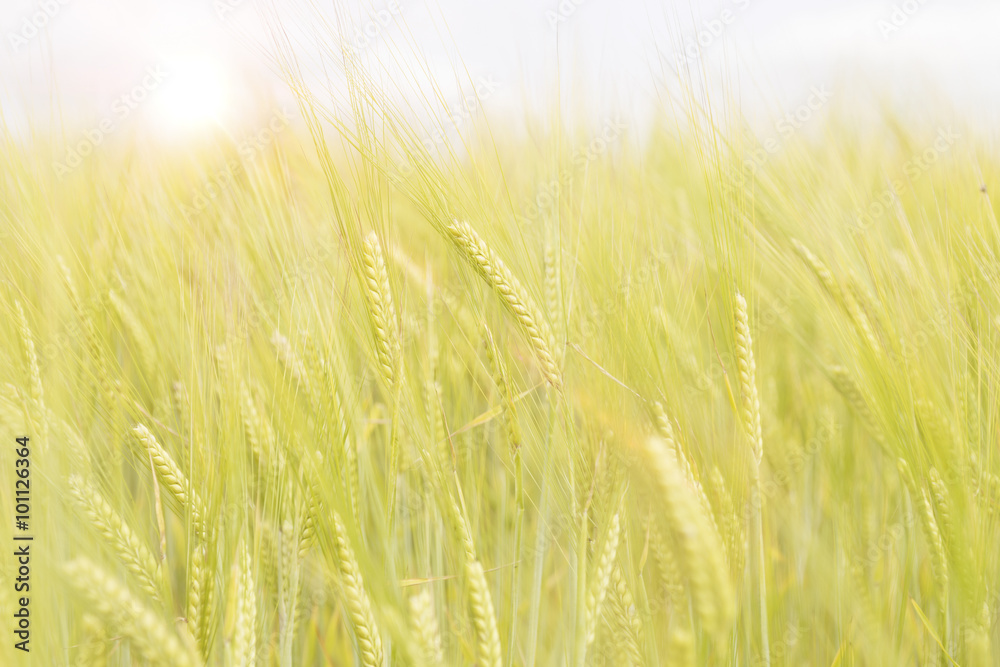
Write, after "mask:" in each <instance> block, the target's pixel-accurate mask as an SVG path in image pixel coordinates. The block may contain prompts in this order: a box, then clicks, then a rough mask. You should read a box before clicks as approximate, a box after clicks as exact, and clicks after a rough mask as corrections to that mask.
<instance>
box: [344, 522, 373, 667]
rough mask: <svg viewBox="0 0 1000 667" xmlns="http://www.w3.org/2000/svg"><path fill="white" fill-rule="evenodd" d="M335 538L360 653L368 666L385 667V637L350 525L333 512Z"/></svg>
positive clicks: (366, 666)
mask: <svg viewBox="0 0 1000 667" xmlns="http://www.w3.org/2000/svg"><path fill="white" fill-rule="evenodd" d="M332 524H333V525H332V527H333V539H334V547H335V551H336V554H337V568H338V570H339V572H340V580H341V584H342V586H343V589H344V597H345V598H346V600H345V602H346V605H347V613H348V616H349V617H350V619H351V624H352V625H353V626H354V636H355V638H356V639H357V642H358V654H359V657H360V659H361V664H363V665H364V666H365V667H383V664H384V662H385V659H384V655H383V651H382V637H381V636H380V635H379V631H378V626H377V625H376V623H375V615H374V614H373V613H372V606H371V600H370V599H369V597H368V592H367V591H366V590H365V582H364V579H362V577H361V568H360V567H359V566H358V560H357V558H356V557H355V555H354V550H353V549H352V548H351V545H350V541H349V539H348V536H347V528H346V526H344V522H343V521H342V520H341V518H340V515H339V514H337V513H336V512H334V513H333V522H332Z"/></svg>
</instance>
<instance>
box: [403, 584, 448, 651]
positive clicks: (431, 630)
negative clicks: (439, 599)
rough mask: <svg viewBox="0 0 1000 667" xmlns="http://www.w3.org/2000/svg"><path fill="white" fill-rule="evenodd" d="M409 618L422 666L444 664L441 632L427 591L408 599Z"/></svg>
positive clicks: (432, 601)
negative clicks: (421, 657) (420, 655)
mask: <svg viewBox="0 0 1000 667" xmlns="http://www.w3.org/2000/svg"><path fill="white" fill-rule="evenodd" d="M410 618H411V621H412V624H413V632H414V634H415V635H416V637H417V642H418V643H419V645H420V651H421V653H422V656H423V664H424V665H427V667H431V666H433V665H443V664H444V651H443V650H442V648H441V632H440V630H439V629H438V622H437V617H436V616H435V615H434V598H433V596H432V595H431V592H430V590H429V589H425V590H423V591H421V592H420V593H418V594H417V595H414V596H412V597H410Z"/></svg>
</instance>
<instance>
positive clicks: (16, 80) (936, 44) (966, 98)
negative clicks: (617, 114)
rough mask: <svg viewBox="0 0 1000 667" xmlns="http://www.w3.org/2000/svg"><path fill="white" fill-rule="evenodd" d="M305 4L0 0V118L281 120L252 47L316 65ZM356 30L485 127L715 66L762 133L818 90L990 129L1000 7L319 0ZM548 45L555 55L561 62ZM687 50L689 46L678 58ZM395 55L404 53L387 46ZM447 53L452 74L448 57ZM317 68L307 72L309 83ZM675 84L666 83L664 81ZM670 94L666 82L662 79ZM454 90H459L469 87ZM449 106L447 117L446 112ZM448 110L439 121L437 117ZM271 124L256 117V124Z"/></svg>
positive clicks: (764, 1)
mask: <svg viewBox="0 0 1000 667" xmlns="http://www.w3.org/2000/svg"><path fill="white" fill-rule="evenodd" d="M310 4H317V3H315V2H311V1H310V0H289V1H287V2H284V1H281V0H0V36H2V42H3V47H2V49H0V112H2V114H3V116H4V118H5V119H6V121H7V122H8V123H10V124H12V125H13V126H15V127H18V128H21V129H23V127H22V126H23V124H24V122H25V120H26V119H28V118H30V119H31V122H32V123H34V124H35V125H36V127H38V128H40V129H42V130H45V129H48V128H52V127H56V128H67V127H73V126H81V127H89V126H91V125H93V124H96V123H100V122H106V123H111V124H112V125H115V126H117V125H120V124H121V123H124V122H132V120H133V119H141V121H142V122H143V123H148V127H150V128H153V131H154V132H155V133H157V134H158V135H160V134H162V135H164V136H173V135H174V134H177V133H183V132H188V131H195V130H197V129H198V128H199V127H205V126H210V125H213V124H214V125H222V126H223V127H227V126H231V125H235V124H238V123H240V122H246V121H247V119H248V117H250V116H253V115H257V116H260V115H261V113H260V110H259V109H257V108H256V106H257V105H258V102H257V100H259V99H261V93H264V95H265V97H268V96H270V97H272V98H273V99H274V100H275V102H274V104H275V105H276V106H282V105H285V106H288V107H290V106H291V102H290V98H289V96H288V94H287V91H285V90H284V87H283V84H281V82H279V81H278V80H277V79H276V78H275V77H273V75H271V74H270V73H269V71H268V68H267V66H266V64H265V62H264V59H263V58H262V56H261V53H260V49H259V48H258V47H257V46H255V43H257V44H264V43H266V41H267V40H266V31H265V26H266V25H267V22H266V21H264V20H262V11H263V12H264V15H272V16H273V15H276V16H278V17H280V18H281V20H282V23H283V25H284V28H285V29H286V30H287V31H288V32H289V33H290V34H291V35H292V36H293V39H294V40H295V41H296V43H297V44H298V48H300V52H299V53H300V56H301V57H302V58H303V62H306V63H309V62H314V63H315V62H318V61H316V57H317V56H318V54H319V52H320V51H319V49H318V48H317V46H316V44H315V43H309V42H311V41H312V40H315V39H316V36H317V35H318V34H319V33H318V32H317V30H321V22H320V21H318V20H317V18H316V17H317V15H316V14H315V13H314V11H313V10H310V9H309V8H308V7H309V5H310ZM320 4H322V5H323V7H324V8H327V9H326V10H324V11H327V12H328V19H329V20H331V21H332V20H333V12H332V11H330V10H329V7H332V6H334V4H336V6H339V7H341V8H342V14H346V15H348V16H351V17H353V22H352V23H351V24H350V25H349V27H346V28H345V32H346V33H347V35H348V36H349V38H350V39H352V41H354V43H355V46H356V47H357V48H358V49H359V51H360V52H361V53H363V54H364V57H365V58H371V59H373V60H377V59H383V60H384V59H388V60H389V61H391V62H393V63H394V66H395V67H396V68H398V69H402V68H412V67H414V66H415V65H416V62H417V58H416V57H415V56H414V52H415V50H414V49H413V48H412V47H410V46H405V45H406V44H412V45H415V46H416V51H418V52H419V53H420V57H421V58H422V59H423V60H424V62H425V63H426V66H427V67H428V68H429V71H430V72H431V74H432V75H433V76H434V77H435V78H437V79H438V80H439V81H440V82H442V83H443V84H444V85H443V88H444V93H445V97H446V98H447V97H448V95H451V96H454V98H455V100H461V96H462V93H460V92H459V89H458V86H457V85H456V84H455V83H454V81H455V74H454V72H455V69H456V67H458V68H459V69H460V70H461V71H463V73H464V71H465V70H467V71H468V73H467V75H465V74H463V78H465V77H467V78H468V79H472V80H473V81H475V82H481V83H482V85H483V86H484V87H485V89H488V90H489V94H488V95H482V91H480V93H481V97H484V98H487V99H484V102H483V104H484V107H485V108H486V109H487V112H488V113H493V112H497V113H500V112H503V111H505V110H510V109H517V108H520V107H522V106H524V105H528V106H529V107H532V108H536V109H542V108H546V107H545V105H547V104H549V103H550V102H551V101H552V99H553V92H552V91H553V90H554V86H553V81H554V80H555V76H556V72H557V70H558V72H559V74H560V79H561V80H562V81H563V82H564V86H563V88H562V90H563V93H564V104H566V100H568V99H569V97H570V96H571V95H572V94H573V92H572V89H573V86H571V85H570V83H571V82H578V83H579V84H580V86H579V88H578V89H582V90H583V91H584V92H583V93H582V94H577V95H576V96H575V97H573V100H574V105H575V106H574V108H575V109H579V108H580V105H581V101H582V104H583V105H584V106H585V107H586V108H587V111H588V112H589V114H590V115H591V116H592V117H593V118H594V119H600V118H601V117H603V116H606V115H607V114H608V113H611V112H612V111H614V109H612V108H611V105H614V106H615V107H616V108H627V109H632V110H646V111H647V112H648V111H649V110H650V109H652V108H654V106H653V105H654V103H655V99H656V90H655V88H654V85H653V81H654V78H655V77H654V74H655V73H656V72H657V71H658V70H659V69H660V68H661V67H662V66H666V67H670V66H671V65H672V64H674V63H676V62H678V61H680V62H683V63H687V64H689V65H691V66H692V67H694V68H696V69H697V68H704V71H706V72H708V73H709V78H710V79H713V80H714V79H716V78H717V77H718V76H719V73H720V72H721V71H723V67H724V68H725V72H726V73H727V78H728V79H729V81H730V82H731V83H734V84H735V85H736V86H737V88H736V89H737V90H738V91H739V95H740V99H741V102H742V105H743V108H744V110H745V111H746V112H747V113H749V114H750V115H752V116H757V117H762V118H764V119H765V120H768V119H770V120H773V119H774V118H776V117H780V116H781V112H785V111H791V110H794V109H796V108H797V107H799V106H801V105H802V104H803V103H807V101H808V100H809V99H810V97H809V96H810V94H811V93H810V91H811V90H815V89H816V87H822V86H826V87H828V88H829V89H830V90H832V91H833V94H834V95H835V96H836V97H838V99H841V100H844V99H849V100H859V101H866V100H867V101H871V100H873V99H874V97H875V95H877V94H884V93H886V92H888V93H891V94H893V95H896V96H899V98H900V99H903V100H905V102H903V104H908V105H910V106H909V107H908V108H911V109H912V110H913V112H914V113H917V112H920V111H926V106H927V105H925V104H924V101H923V100H924V98H923V97H921V96H927V95H930V96H931V99H934V100H938V101H940V100H942V99H943V100H945V101H947V102H948V103H950V104H951V105H952V106H953V107H954V108H957V109H959V110H960V112H961V113H962V114H963V115H965V116H966V117H969V118H970V119H971V120H973V121H975V122H977V123H978V124H980V125H981V126H988V127H991V128H997V127H1000V115H998V114H1000V76H997V71H998V66H1000V39H998V38H997V36H996V30H997V26H1000V3H998V2H996V1H995V0H990V1H987V0H964V1H963V0H948V1H946V0H719V1H697V0H662V1H661V2H653V1H652V0H561V2H560V0H496V1H490V2H469V1H466V0H437V1H436V2H425V1H423V0H391V1H390V0H374V1H373V2H371V3H368V2H364V3H361V2H356V1H353V0H352V1H342V0H337V2H336V3H334V2H333V0H325V1H324V2H322V3H320ZM557 38H558V53H557V46H556V45H557ZM679 38H683V39H684V40H685V41H684V43H686V44H687V48H686V50H685V51H684V55H682V56H679V55H678V51H679V50H680V49H681V48H682V41H681V39H679ZM400 48H402V49H403V50H402V53H400V52H399V51H396V54H395V55H393V49H400ZM458 56H460V58H461V60H459V58H458ZM312 69H313V70H314V71H320V68H319V67H318V66H316V67H313V68H312ZM668 79H671V77H668ZM671 80H672V79H671ZM463 89H464V90H468V86H467V85H466V86H465V87H464V88H463ZM456 103H457V102H456ZM450 104H451V103H449V102H445V103H444V104H443V106H444V107H445V108H447V107H449V106H450ZM264 115H267V114H264Z"/></svg>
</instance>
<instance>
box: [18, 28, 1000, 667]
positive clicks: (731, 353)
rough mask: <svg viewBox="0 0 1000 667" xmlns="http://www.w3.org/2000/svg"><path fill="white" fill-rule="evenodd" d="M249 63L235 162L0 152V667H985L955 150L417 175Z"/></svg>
mask: <svg viewBox="0 0 1000 667" xmlns="http://www.w3.org/2000/svg"><path fill="white" fill-rule="evenodd" d="M282 40H283V37H282V36H281V35H280V34H279V35H277V36H276V37H275V42H274V45H275V46H274V51H273V58H274V63H275V65H276V67H277V69H278V70H279V71H280V73H281V75H282V77H283V78H284V79H285V81H286V82H287V83H288V85H289V87H290V89H291V90H293V91H294V92H295V95H296V98H295V99H296V102H297V106H296V107H295V109H293V110H292V109H290V110H286V111H285V112H282V113H281V114H278V115H274V114H270V115H269V113H270V112H269V113H264V114H263V115H262V116H261V120H260V122H259V123H258V125H257V127H258V128H267V127H270V130H271V134H270V135H269V136H270V137H271V138H270V139H269V140H267V141H263V140H262V141H260V142H257V143H251V144H249V145H247V144H244V145H235V144H232V143H226V142H225V141H222V140H219V141H212V142H204V143H203V144H201V145H198V146H195V147H193V148H191V150H189V151H182V150H179V149H177V148H176V147H173V146H164V145H162V144H155V143H144V142H142V141H141V140H138V139H136V140H135V141H131V140H130V141H129V142H128V143H127V145H125V146H124V147H122V146H118V147H117V148H113V147H112V146H111V145H107V146H104V147H101V148H100V149H98V150H95V151H94V152H93V153H92V154H90V155H86V156H82V155H80V156H77V158H78V159H71V160H69V161H67V158H66V156H67V155H68V153H67V152H66V150H65V148H64V146H63V145H62V144H61V143H60V141H59V140H58V138H57V137H55V136H46V135H44V134H33V135H31V136H29V137H27V138H25V137H24V136H14V135H13V134H12V133H11V132H9V131H8V132H6V133H2V134H0V140H2V141H3V148H2V156H0V227H2V228H0V235H2V238H0V267H2V273H0V276H2V280H3V284H2V286H0V313H2V321H0V361H2V363H0V443H2V447H0V470H2V471H3V474H2V481H0V508H2V513H3V521H2V524H3V526H4V529H3V531H0V540H3V541H4V545H3V547H2V548H0V571H2V573H3V577H2V579H3V581H2V587H0V610H2V613H0V617H2V618H3V619H5V621H4V624H3V625H4V627H3V630H4V632H3V636H4V638H5V639H4V641H3V643H2V644H0V663H2V664H4V665H21V664H33V665H81V666H82V665H95V666H96V665H116V666H117V665H164V666H167V665H170V666H173V665H178V666H202V665H204V666H208V665H233V666H245V665H276V666H281V667H289V666H293V665H317V666H319V665H364V666H365V667H376V666H378V667H382V666H386V665H479V666H483V667H486V666H488V667H511V666H515V665H579V666H583V665H598V666H599V665H676V666H682V665H683V666H691V665H741V666H743V665H747V666H749V665H752V666H755V667H756V666H762V665H768V666H770V665H775V666H778V665H809V666H816V667H837V666H845V667H846V666H848V665H873V666H884V665H940V666H942V667H943V666H945V665H962V666H969V667H988V666H991V665H996V664H998V660H1000V629H998V626H997V615H998V611H1000V599H998V596H1000V449H998V442H1000V403H998V400H1000V314H998V306H1000V261H998V255H1000V225H998V221H997V212H998V208H997V205H996V204H995V203H994V202H993V200H992V194H993V193H995V192H998V191H1000V169H998V168H1000V162H998V160H997V153H996V144H995V142H993V141H992V140H991V139H990V135H989V134H988V133H987V132H985V131H981V130H980V129H979V128H977V127H976V126H975V125H974V124H961V123H960V122H958V121H956V120H954V118H955V117H954V116H953V115H944V114H943V115H942V116H941V117H942V118H945V117H946V118H947V120H942V121H940V122H936V121H935V120H933V119H932V121H931V122H923V121H918V120H915V119H911V118H907V117H906V116H902V115H900V114H898V113H897V112H893V111H888V110H884V111H883V112H882V113H881V114H879V115H878V116H877V117H876V118H874V119H872V120H870V121H868V122H867V124H866V125H865V126H864V127H863V128H860V129H859V127H857V126H855V125H852V124H850V123H848V122H845V116H844V114H843V113H842V112H843V109H842V108H840V107H838V106H837V105H836V104H831V106H830V108H828V109H826V110H825V111H824V113H823V114H822V115H817V117H816V118H814V119H812V120H811V121H810V122H811V123H812V124H813V126H814V128H813V129H814V130H815V131H813V132H808V133H807V132H802V133H796V134H794V136H791V137H790V138H789V139H788V141H787V142H786V143H785V145H784V146H783V147H782V150H781V151H780V152H775V151H772V150H771V149H770V148H767V149H766V150H764V149H762V148H761V146H760V145H759V144H758V143H757V142H756V141H755V140H754V138H753V135H752V133H751V131H750V130H749V128H748V126H747V124H746V123H744V121H743V120H742V117H741V115H740V113H739V108H738V105H737V104H736V103H735V97H728V98H725V99H719V98H713V99H704V98H700V97H699V96H698V95H696V94H695V93H694V92H693V91H690V90H689V91H688V94H687V95H686V96H684V97H682V98H681V99H679V100H678V99H674V100H672V101H669V102H668V101H665V102H664V107H663V109H662V114H661V116H659V117H658V118H657V119H655V120H654V121H653V123H652V124H651V126H650V127H647V128H639V127H636V126H635V125H633V124H631V123H629V122H627V121H625V120H621V119H619V118H617V117H614V116H611V117H609V118H608V119H607V120H606V121H604V122H603V124H597V125H596V126H595V127H590V128H587V127H586V126H584V125H582V124H581V125H580V129H576V130H573V129H569V126H567V125H565V124H563V123H561V122H560V121H559V120H558V118H559V116H558V114H552V115H551V116H547V117H543V118H541V119H538V118H536V119H533V120H531V121H530V122H529V123H528V125H529V131H528V132H527V133H524V132H518V131H516V130H515V129H513V127H507V126H505V125H504V124H503V123H502V122H501V123H487V122H486V121H485V119H484V118H482V117H478V116H477V117H476V118H472V119H469V120H467V121H465V122H464V126H463V127H462V128H461V137H462V141H461V142H451V143H445V144H443V145H442V144H439V143H438V142H437V141H436V140H432V141H430V142H428V140H427V137H428V136H430V135H429V134H428V132H431V131H432V129H431V130H429V129H428V127H431V128H433V127H445V126H446V125H447V124H448V123H454V122H455V118H454V117H452V118H439V119H431V121H430V124H429V125H428V123H419V122H417V121H415V120H413V119H412V118H411V117H410V116H409V115H408V114H407V110H406V109H404V108H401V106H400V105H399V104H398V102H395V101H394V98H393V97H392V96H391V95H389V94H388V93H387V91H386V90H385V88H384V87H383V86H382V85H381V84H380V80H379V77H378V76H377V75H373V74H372V71H371V69H370V63H369V64H366V63H363V62H361V61H360V60H358V61H355V60H352V59H351V58H350V57H348V56H349V51H344V52H343V54H337V55H338V58H339V62H340V65H341V67H342V68H343V72H344V73H345V74H346V77H345V78H346V81H347V82H348V84H347V85H348V87H347V88H346V91H347V92H345V93H344V94H343V95H344V99H345V101H346V102H345V106H344V107H336V106H334V105H331V104H328V103H327V102H325V101H324V99H323V97H322V95H320V94H319V93H320V92H321V91H318V90H316V89H315V88H311V87H310V86H309V85H308V83H307V81H306V77H304V75H303V74H302V72H301V71H300V69H299V67H298V66H299V63H297V62H296V61H295V60H294V58H292V57H290V56H289V55H288V51H287V50H285V49H284V48H283V46H287V44H286V43H285V42H283V41H282ZM457 76H465V74H464V72H463V73H461V74H457ZM467 83H468V86H469V87H470V89H472V88H475V85H476V84H475V81H472V80H470V81H468V82H467ZM478 94H482V91H479V92H478ZM262 108H268V107H266V104H265V102H264V101H262ZM678 119H680V120H678ZM70 157H72V156H70ZM70 162H72V164H70ZM54 163H58V165H57V166H56V168H55V169H53V164H54ZM234 165H235V167H234ZM60 167H61V168H60ZM19 481H20V482H22V483H20V484H17V482H19ZM22 522H23V523H22ZM26 537H30V538H31V539H24V538H26ZM19 573H20V575H21V576H20V577H19V576H18V575H19ZM18 582H20V586H19V584H18ZM26 628H27V629H26ZM18 632H23V633H25V634H23V635H18ZM27 638H30V639H27ZM26 639H27V641H28V642H29V643H27V644H22V645H21V646H18V642H22V641H25V640H26ZM26 648H29V649H30V652H29V653H25V652H24V649H26Z"/></svg>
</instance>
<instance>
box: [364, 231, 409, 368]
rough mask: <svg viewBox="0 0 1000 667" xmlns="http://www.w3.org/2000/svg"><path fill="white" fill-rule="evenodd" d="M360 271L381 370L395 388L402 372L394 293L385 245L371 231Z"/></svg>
mask: <svg viewBox="0 0 1000 667" xmlns="http://www.w3.org/2000/svg"><path fill="white" fill-rule="evenodd" d="M361 271H362V274H363V278H364V283H365V284H364V287H365V290H364V294H365V300H366V302H367V304H368V314H369V318H370V319H371V324H372V332H373V333H374V336H375V352H376V356H377V357H378V363H379V371H380V372H381V374H382V379H383V380H384V381H385V384H386V386H387V387H393V386H394V384H395V381H396V375H397V373H398V372H399V370H400V368H399V354H400V349H399V347H400V346H399V341H398V335H397V323H396V311H395V308H393V305H392V290H391V289H390V287H389V274H388V272H387V271H386V268H385V260H384V258H383V257H382V244H381V243H380V242H379V238H378V234H376V233H375V232H369V234H368V236H366V237H365V240H364V245H363V247H362V251H361Z"/></svg>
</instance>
